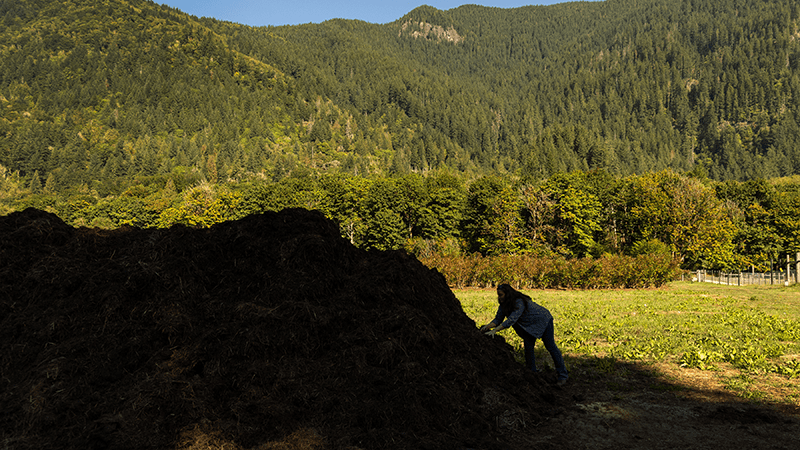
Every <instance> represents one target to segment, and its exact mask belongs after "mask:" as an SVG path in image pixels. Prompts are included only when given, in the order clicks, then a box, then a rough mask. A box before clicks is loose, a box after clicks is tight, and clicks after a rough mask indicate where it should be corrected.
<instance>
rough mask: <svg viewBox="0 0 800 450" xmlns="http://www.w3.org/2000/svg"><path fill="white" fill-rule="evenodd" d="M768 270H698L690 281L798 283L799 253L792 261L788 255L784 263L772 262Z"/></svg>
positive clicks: (736, 283)
mask: <svg viewBox="0 0 800 450" xmlns="http://www.w3.org/2000/svg"><path fill="white" fill-rule="evenodd" d="M772 267H773V270H772V271H770V272H756V271H754V270H750V271H742V272H722V271H719V270H705V269H702V270H698V271H697V273H696V275H695V277H694V278H693V279H692V281H697V282H701V283H715V284H727V285H729V286H745V285H753V284H760V285H779V286H780V285H783V286H788V285H790V284H797V283H800V278H798V273H800V253H797V257H796V258H795V260H794V261H792V260H791V259H790V258H789V257H788V256H787V257H786V263H785V264H773V265H772Z"/></svg>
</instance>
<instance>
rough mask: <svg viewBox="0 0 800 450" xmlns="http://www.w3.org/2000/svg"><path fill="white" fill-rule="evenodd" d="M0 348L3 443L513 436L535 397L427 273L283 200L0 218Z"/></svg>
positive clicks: (537, 406) (290, 444)
mask: <svg viewBox="0 0 800 450" xmlns="http://www.w3.org/2000/svg"><path fill="white" fill-rule="evenodd" d="M0 358H1V359H0V363H1V364H0V405H2V412H0V414H1V416H0V430H2V436H0V439H2V441H3V443H4V444H5V447H6V448H15V449H34V448H36V449H39V448H59V449H61V448H65V449H66V448H76V449H78V448H80V449H93V448H111V449H141V448H152V449H162V448H164V449H167V448H183V449H189V448H195V449H201V448H203V449H205V448H223V447H224V448H240V449H256V448H258V449H266V448H285V449H290V448H298V449H299V448H365V449H372V448H482V449H488V448H512V449H513V448H526V446H527V444H526V443H525V442H522V441H520V439H521V438H520V435H522V434H524V433H517V432H516V431H518V430H519V429H521V428H522V427H524V426H526V425H525V424H527V426H531V425H534V424H536V423H539V422H540V421H541V420H545V419H546V418H547V416H548V411H549V410H551V409H552V407H553V402H555V397H553V395H552V394H551V391H550V389H549V388H548V387H547V386H546V383H544V382H543V381H541V379H540V378H538V377H536V376H535V375H533V374H531V373H530V372H528V371H525V370H524V369H523V367H522V366H521V365H520V364H518V363H516V362H515V361H514V358H513V355H512V351H511V348H510V346H509V345H508V344H506V343H504V342H503V340H502V338H499V337H497V338H494V339H492V338H487V337H486V336H483V335H482V334H481V333H479V332H478V331H477V329H476V324H475V323H474V321H473V320H471V319H470V318H468V317H467V316H466V314H465V313H464V312H463V310H462V308H461V305H460V303H459V302H458V300H457V299H456V298H455V296H454V295H453V293H452V292H451V291H450V290H449V288H448V286H447V284H446V283H445V281H444V278H443V277H442V276H441V275H440V274H439V273H437V272H436V271H433V270H430V269H428V268H426V267H425V266H423V265H422V264H421V263H419V262H418V261H417V260H416V258H414V257H413V256H409V255H407V254H405V253H404V252H377V251H372V252H367V251H363V250H360V249H357V248H355V247H353V246H352V245H351V244H350V243H349V242H348V241H346V240H344V239H342V238H341V237H340V235H339V230H338V227H337V225H336V224H335V223H334V222H332V221H330V220H328V219H326V218H325V217H324V216H323V215H322V214H321V213H319V212H315V211H306V210H299V209H296V210H285V211H282V212H280V213H267V214H263V215H254V216H250V217H247V218H245V219H242V220H239V221H235V222H228V223H223V224H219V225H215V226H213V227H211V228H207V229H193V228H188V227H183V226H175V227H172V228H170V229H162V230H157V229H147V230H143V229H136V228H122V229H117V230H100V229H89V228H73V227H70V226H68V225H66V224H65V223H64V222H63V221H61V220H60V219H59V218H58V217H57V216H55V215H53V214H49V213H46V212H43V211H39V210H35V209H28V210H25V211H23V212H18V213H12V214H10V215H8V216H5V217H0ZM557 440H558V439H555V440H553V441H551V444H553V445H555V444H556V441H557Z"/></svg>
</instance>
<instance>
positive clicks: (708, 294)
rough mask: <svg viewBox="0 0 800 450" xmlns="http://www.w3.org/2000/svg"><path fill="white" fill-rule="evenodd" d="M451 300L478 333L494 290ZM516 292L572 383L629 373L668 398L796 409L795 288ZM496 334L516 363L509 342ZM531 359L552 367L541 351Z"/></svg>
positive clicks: (512, 337)
mask: <svg viewBox="0 0 800 450" xmlns="http://www.w3.org/2000/svg"><path fill="white" fill-rule="evenodd" d="M453 292H454V293H455V295H456V297H457V298H458V299H459V300H460V301H461V304H462V306H463V308H464V311H465V312H466V313H467V315H468V316H470V317H471V318H473V319H474V320H475V322H476V324H477V325H478V326H480V325H482V324H485V323H488V322H489V321H490V320H491V319H492V318H493V317H494V314H495V311H496V309H497V296H496V291H495V290H494V289H461V290H454V291H453ZM523 292H524V293H526V294H528V295H530V296H531V297H532V298H533V300H534V301H535V302H537V303H539V304H541V305H543V306H545V307H546V308H548V309H549V310H550V311H551V312H552V314H553V317H554V320H555V335H556V342H557V343H558V345H559V347H560V348H561V350H562V352H563V353H564V356H565V360H566V362H567V367H568V368H569V369H570V370H571V372H572V376H573V377H574V376H578V375H580V376H587V377H589V376H591V377H595V378H596V377H598V376H600V377H603V376H607V377H606V378H607V379H611V376H613V375H615V374H614V372H615V371H617V370H618V368H619V367H621V366H623V365H630V364H635V365H636V366H638V367H644V368H646V369H647V370H649V371H651V372H653V373H656V374H657V375H658V376H659V377H661V378H662V379H663V380H666V381H667V382H668V384H669V386H670V388H671V389H675V390H683V389H685V390H687V391H691V392H695V393H697V392H714V391H717V392H719V391H725V392H726V393H730V394H733V395H735V396H738V397H741V398H744V399H748V400H752V401H755V402H767V403H774V404H782V405H783V406H787V407H789V408H791V409H795V408H796V407H798V406H800V287H797V286H790V287H783V286H746V287H738V286H731V287H728V286H720V285H714V284H710V283H690V282H674V283H671V284H669V285H667V286H665V287H663V288H659V289H642V290H585V291H566V290H527V291H526V290H523ZM500 334H501V335H503V336H504V337H505V338H506V340H507V341H508V342H509V343H510V344H511V345H512V346H514V348H515V349H516V352H515V356H516V358H517V359H518V360H519V361H520V362H522V361H524V356H523V353H522V351H521V349H522V340H521V339H519V338H518V337H517V335H516V333H514V331H513V330H512V329H508V330H504V331H502V332H501V333H500ZM536 357H537V361H540V362H544V363H545V364H549V365H550V366H552V360H551V359H550V356H549V355H548V354H547V352H546V350H545V349H544V346H543V345H542V343H541V342H537V345H536ZM621 363H624V364H621ZM617 378H619V377H617Z"/></svg>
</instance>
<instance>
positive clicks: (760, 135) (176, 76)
mask: <svg viewBox="0 0 800 450" xmlns="http://www.w3.org/2000/svg"><path fill="white" fill-rule="evenodd" d="M0 61H2V64H0V214H6V213H8V212H10V211H17V210H21V209H24V208H26V207H29V206H33V207H37V208H39V209H45V210H48V211H51V212H55V213H57V214H58V215H59V216H60V217H62V218H63V219H64V220H65V221H66V222H67V223H69V224H71V225H76V226H80V225H86V226H93V227H103V228H113V227H119V226H124V225H133V226H137V227H169V226H171V225H173V224H176V223H180V224H185V225H189V226H210V225H212V224H215V223H219V222H222V221H226V220H233V219H237V218H242V217H244V216H246V215H249V214H256V213H260V212H263V211H267V210H279V209H282V208H286V207H303V208H313V209H319V210H321V211H323V212H324V213H325V214H326V215H327V216H328V217H331V218H333V219H335V220H336V221H337V222H338V223H339V224H340V227H341V231H342V235H343V236H345V237H347V238H348V239H349V240H350V241H351V242H352V243H353V244H355V245H357V246H359V247H362V248H367V249H396V248H400V247H405V248H412V250H413V249H414V248H416V250H413V251H415V252H417V251H420V252H427V251H429V250H430V251H434V252H439V253H448V252H450V253H458V252H463V253H473V252H475V253H480V254H483V255H504V254H516V255H519V254H540V255H560V256H564V257H568V258H573V257H584V256H599V255H604V254H628V255H636V254H642V253H648V252H652V251H654V250H655V251H658V252H662V253H663V252H664V251H667V252H670V253H671V254H672V255H675V256H677V257H679V258H680V260H681V261H682V262H683V264H684V267H715V268H721V267H722V268H728V269H734V270H735V269H741V268H745V267H747V266H749V265H759V266H761V267H765V266H766V265H768V264H769V263H770V261H773V260H774V259H775V258H777V257H781V258H783V257H785V256H786V255H789V256H792V257H793V256H794V255H795V254H796V252H798V251H800V232H799V231H798V230H800V188H799V187H798V186H799V185H800V184H799V183H798V182H797V180H798V179H800V177H798V174H800V125H798V123H800V104H798V99H800V6H798V4H796V2H793V1H789V0H758V1H756V0H749V1H748V0H721V1H717V0H715V1H711V0H695V1H691V0H609V1H604V2H573V3H564V4H559V5H552V6H529V7H523V8H516V9H498V8H486V7H480V6H475V5H467V6H462V7H459V8H456V9H453V10H449V11H439V10H436V9H434V8H432V7H429V6H422V7H420V8H417V9H415V10H414V11H411V12H409V13H408V14H407V15H406V16H404V17H402V18H400V19H398V20H397V21H395V22H393V23H389V24H383V25H376V24H369V23H365V22H360V21H352V20H332V21H328V22H325V23H322V24H308V25H300V26H286V27H261V28H254V27H247V26H242V25H238V24H233V23H227V22H221V21H218V20H214V19H198V18H196V17H193V16H190V15H187V14H184V13H182V12H180V11H178V10H175V9H172V8H169V7H165V6H160V5H158V4H156V3H153V2H150V1H145V0H93V1H88V0H65V1H60V2H51V1H46V0H6V1H3V2H0ZM778 177H783V178H782V179H780V180H779V179H778Z"/></svg>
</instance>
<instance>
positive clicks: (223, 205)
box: [0, 169, 800, 270]
mask: <svg viewBox="0 0 800 450" xmlns="http://www.w3.org/2000/svg"><path fill="white" fill-rule="evenodd" d="M192 177H194V180H196V181H192ZM161 181H162V182H163V184H164V188H154V187H153V186H154V185H155V183H151V184H149V185H147V184H135V185H133V186H131V187H129V188H128V189H127V190H125V191H124V192H122V193H121V194H120V195H115V196H106V197H102V196H100V195H99V194H98V193H97V192H96V191H91V190H89V189H88V188H87V187H85V186H84V188H83V189H80V190H78V191H76V192H75V193H72V194H70V195H63V194H59V193H57V192H53V191H48V189H47V188H46V186H38V187H27V186H25V183H24V180H23V179H22V178H21V177H20V176H19V175H18V174H17V173H10V172H9V171H7V170H2V169H0V192H3V193H4V194H3V196H2V197H0V213H7V212H10V211H13V210H21V209H24V208H27V207H36V208H39V209H44V210H49V211H52V212H54V213H56V214H58V215H59V216H60V217H61V218H62V219H63V220H65V221H66V222H67V223H69V224H72V225H74V226H87V227H100V228H117V227H122V226H134V227H142V228H148V227H170V226H173V225H176V224H181V225H185V226H193V227H207V226H213V225H214V224H216V223H220V222H223V221H228V220H236V219H240V218H242V217H245V216H247V215H250V214H259V213H262V212H264V211H277V210H281V209H285V208H306V209H317V210H320V211H322V212H323V213H324V214H325V215H326V216H328V217H329V218H331V219H333V220H335V221H336V222H337V223H338V224H339V226H340V230H341V233H342V236H343V237H345V238H346V239H348V240H349V241H350V242H351V243H353V244H354V245H356V246H358V247H361V248H364V249H368V250H371V249H376V250H394V249H405V250H408V251H410V252H412V253H414V254H416V255H418V256H420V257H430V256H433V255H452V256H459V255H484V256H500V255H528V256H536V257H553V258H563V259H567V260H570V259H578V258H599V257H602V256H604V255H627V256H634V257H635V256H638V255H643V254H662V255H670V256H671V257H674V258H676V259H677V260H678V261H679V263H680V264H681V265H682V267H684V268H687V269H694V268H701V267H702V268H709V269H723V270H741V269H747V268H749V267H751V266H753V267H757V268H759V269H764V268H768V267H769V263H770V261H771V260H776V259H777V258H779V257H781V258H782V257H784V255H787V254H788V255H792V256H793V255H794V254H795V253H796V252H798V251H800V180H798V179H797V177H795V178H793V179H782V180H775V181H773V182H767V181H765V180H753V181H747V182H737V181H730V180H729V181H724V182H718V181H713V180H710V179H708V178H705V177H702V176H698V175H686V174H679V173H677V172H674V171H670V170H666V171H662V172H649V173H646V174H643V175H630V176H627V177H617V176H614V175H612V174H610V173H608V172H606V171H603V170H592V171H585V172H584V171H575V172H570V173H559V174H555V175H553V176H552V177H550V178H548V179H546V180H544V181H542V182H540V183H534V184H531V183H527V182H525V181H524V179H522V178H520V177H516V178H511V177H499V176H482V177H478V178H474V179H468V178H465V177H464V176H461V175H459V174H457V173H454V172H451V171H447V170H441V171H437V172H435V173H431V174H428V175H426V176H423V175H419V174H406V175H398V176H395V177H364V176H355V175H346V174H326V175H321V176H314V175H311V174H307V175H302V176H296V177H288V178H284V179H281V180H279V181H270V180H260V181H250V182H246V183H210V182H208V181H207V179H206V178H205V176H204V175H203V174H199V173H195V174H185V173H176V174H173V175H171V176H168V177H166V178H165V179H162V180H161ZM178 186H184V187H183V188H182V189H178Z"/></svg>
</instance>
